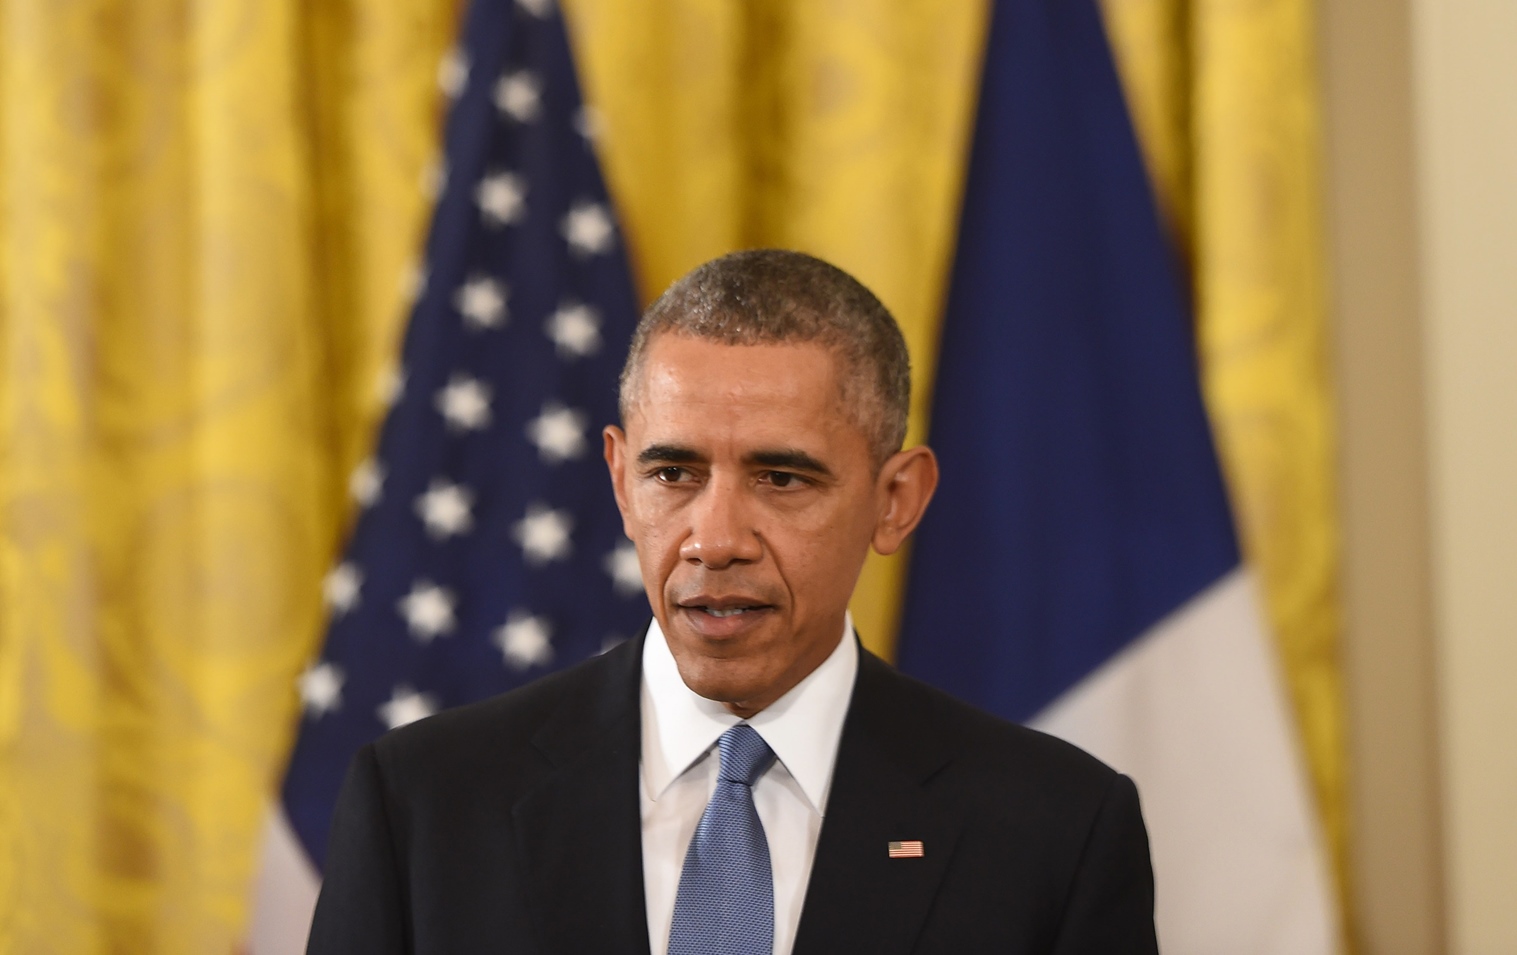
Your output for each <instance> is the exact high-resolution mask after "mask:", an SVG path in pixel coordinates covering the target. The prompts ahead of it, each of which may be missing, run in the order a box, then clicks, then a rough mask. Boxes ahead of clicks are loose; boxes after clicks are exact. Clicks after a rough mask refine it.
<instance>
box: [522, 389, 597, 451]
mask: <svg viewBox="0 0 1517 955" xmlns="http://www.w3.org/2000/svg"><path fill="white" fill-rule="evenodd" d="M588 420H589V419H587V418H586V417H585V416H584V414H582V413H581V412H578V411H575V410H574V409H573V408H566V407H564V406H563V405H561V404H559V403H558V402H556V401H550V402H548V403H547V404H545V405H543V412H542V414H540V415H538V416H537V417H536V418H533V419H532V420H531V421H529V422H527V438H528V439H529V440H531V442H532V443H533V444H535V445H537V453H538V454H539V455H541V456H542V459H543V461H544V463H547V464H561V463H563V462H564V461H568V460H571V459H573V458H577V457H579V456H580V455H581V454H584V453H585V424H586V423H587V422H588Z"/></svg>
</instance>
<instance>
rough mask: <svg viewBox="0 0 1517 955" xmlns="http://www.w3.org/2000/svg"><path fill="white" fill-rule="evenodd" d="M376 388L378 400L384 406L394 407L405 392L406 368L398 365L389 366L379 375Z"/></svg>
mask: <svg viewBox="0 0 1517 955" xmlns="http://www.w3.org/2000/svg"><path fill="white" fill-rule="evenodd" d="M377 390H378V392H379V400H380V401H381V402H382V403H383V404H384V406H385V407H386V408H393V407H395V403H396V402H398V401H400V399H401V398H402V397H404V396H405V393H406V370H405V369H404V368H401V367H399V366H396V367H394V368H391V369H390V370H389V371H388V372H386V373H385V374H384V375H382V376H380V378H379V384H378V386H377Z"/></svg>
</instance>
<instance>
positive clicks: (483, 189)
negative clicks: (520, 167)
mask: <svg viewBox="0 0 1517 955" xmlns="http://www.w3.org/2000/svg"><path fill="white" fill-rule="evenodd" d="M526 200H527V184H526V182H524V181H523V180H522V177H520V176H518V175H517V174H516V173H514V172H497V173H492V174H491V175H488V176H486V177H485V178H483V179H481V180H480V181H479V187H478V188H477V189H475V190H474V201H475V203H477V204H478V205H479V211H480V214H481V215H483V216H484V217H485V222H486V223H488V224H490V225H492V226H503V225H510V224H511V223H513V222H520V221H521V220H522V217H523V215H524V214H525V213H526V211H527V201H526Z"/></svg>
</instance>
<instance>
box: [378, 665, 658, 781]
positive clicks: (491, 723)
mask: <svg viewBox="0 0 1517 955" xmlns="http://www.w3.org/2000/svg"><path fill="white" fill-rule="evenodd" d="M630 652H632V651H631V649H630V648H627V647H622V648H618V649H617V650H614V651H611V652H610V653H607V654H604V655H602V656H599V657H592V658H591V659H589V660H586V661H584V662H583V663H580V664H577V665H575V666H573V667H570V668H568V669H566V670H561V671H559V672H557V673H552V674H549V675H547V676H544V677H541V678H540V679H537V680H534V681H532V682H531V683H528V684H527V685H525V686H522V687H518V688H516V689H514V690H510V691H508V692H506V693H502V694H499V695H498V696H493V697H490V698H489V699H485V700H480V701H478V702H475V703H468V704H465V705H463V706H457V707H453V708H450V709H447V710H443V711H442V712H440V713H437V714H435V715H433V716H429V717H427V718H426V719H422V720H418V721H416V722H415V723H411V724H408V725H406V726H402V727H400V728H398V729H394V730H391V731H390V732H388V733H386V734H385V735H383V736H381V737H380V738H379V739H378V740H376V741H375V743H374V748H375V752H376V755H377V756H378V757H379V759H380V760H381V761H382V762H384V763H386V764H400V765H404V766H407V767H414V768H422V767H431V768H434V769H435V768H437V766H438V764H439V763H440V762H447V761H453V760H458V759H464V760H473V759H474V758H475V757H477V756H478V755H480V754H483V753H486V752H488V753H492V754H495V755H496V756H506V757H508V756H509V754H511V753H512V752H514V751H517V750H520V749H523V748H526V747H529V746H530V745H531V742H532V739H533V737H534V736H535V735H536V734H537V733H538V731H539V730H540V729H541V728H542V727H543V725H544V724H545V723H546V722H548V720H549V719H550V718H551V717H553V716H554V714H556V713H558V712H559V711H560V710H562V709H564V708H566V707H568V708H578V709H580V710H582V711H585V712H589V711H590V710H591V709H592V708H594V707H595V706H597V705H604V702H605V701H604V700H603V699H601V697H602V696H603V694H605V693H606V692H607V691H608V689H609V688H610V687H611V686H612V685H613V684H614V683H615V682H616V678H617V675H618V673H617V671H618V670H619V669H621V668H622V667H623V666H624V665H625V660H622V659H619V657H620V656H621V655H623V654H627V653H630Z"/></svg>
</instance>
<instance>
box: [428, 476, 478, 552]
mask: <svg viewBox="0 0 1517 955" xmlns="http://www.w3.org/2000/svg"><path fill="white" fill-rule="evenodd" d="M473 506H474V494H473V492H472V491H470V490H469V489H468V488H466V487H464V486H462V485H459V484H450V483H449V482H447V481H444V480H440V479H439V480H434V481H433V482H432V483H431V485H429V486H428V487H427V492H426V493H425V494H423V495H421V496H420V497H418V498H417V499H416V513H417V514H419V515H421V519H422V521H423V522H424V523H425V524H426V525H427V533H428V534H431V535H432V536H433V537H434V538H436V539H438V540H442V539H444V538H447V537H451V536H453V535H454V534H466V533H468V532H469V531H470V530H472V529H473V528H474V515H473V513H471V508H473Z"/></svg>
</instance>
